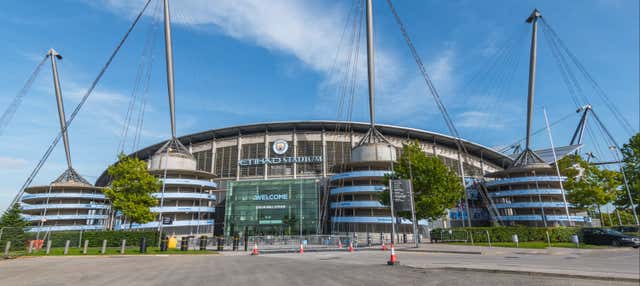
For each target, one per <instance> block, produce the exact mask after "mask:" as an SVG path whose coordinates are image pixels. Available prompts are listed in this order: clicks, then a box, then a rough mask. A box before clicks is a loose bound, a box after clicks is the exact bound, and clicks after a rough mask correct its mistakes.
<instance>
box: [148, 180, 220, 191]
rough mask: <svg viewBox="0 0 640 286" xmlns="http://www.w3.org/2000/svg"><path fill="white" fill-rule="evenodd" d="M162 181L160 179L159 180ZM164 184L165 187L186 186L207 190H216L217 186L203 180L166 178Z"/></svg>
mask: <svg viewBox="0 0 640 286" xmlns="http://www.w3.org/2000/svg"><path fill="white" fill-rule="evenodd" d="M160 181H162V179H160ZM165 183H166V184H167V185H187V186H201V187H209V188H214V189H215V188H217V187H218V185H217V184H216V183H214V182H210V181H205V180H194V179H169V178H167V179H166V181H165Z"/></svg>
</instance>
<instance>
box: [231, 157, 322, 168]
mask: <svg viewBox="0 0 640 286" xmlns="http://www.w3.org/2000/svg"><path fill="white" fill-rule="evenodd" d="M322 161H323V157H322V156H304V157H275V158H262V159H242V160H238V165H240V166H253V165H264V164H267V165H277V164H290V163H322Z"/></svg>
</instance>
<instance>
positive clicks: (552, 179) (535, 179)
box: [486, 176, 567, 187]
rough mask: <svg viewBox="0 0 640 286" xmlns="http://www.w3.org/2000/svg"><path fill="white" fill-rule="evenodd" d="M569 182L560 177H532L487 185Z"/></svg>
mask: <svg viewBox="0 0 640 286" xmlns="http://www.w3.org/2000/svg"><path fill="white" fill-rule="evenodd" d="M566 180H567V177H564V176H562V177H558V176H531V177H518V178H507V179H500V180H493V181H487V182H486V185H487V186H488V187H492V186H499V185H507V184H513V183H535V182H560V181H562V182H564V181H566Z"/></svg>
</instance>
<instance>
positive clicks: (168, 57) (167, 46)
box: [164, 0, 176, 139]
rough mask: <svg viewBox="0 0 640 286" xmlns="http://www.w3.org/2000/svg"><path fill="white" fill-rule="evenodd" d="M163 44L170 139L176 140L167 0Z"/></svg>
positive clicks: (169, 20)
mask: <svg viewBox="0 0 640 286" xmlns="http://www.w3.org/2000/svg"><path fill="white" fill-rule="evenodd" d="M164 38H165V41H164V44H165V52H166V60H167V89H168V92H169V113H170V116H171V139H175V138H176V112H175V93H174V85H173V46H172V44H171V43H172V42H171V18H170V16H169V0H164Z"/></svg>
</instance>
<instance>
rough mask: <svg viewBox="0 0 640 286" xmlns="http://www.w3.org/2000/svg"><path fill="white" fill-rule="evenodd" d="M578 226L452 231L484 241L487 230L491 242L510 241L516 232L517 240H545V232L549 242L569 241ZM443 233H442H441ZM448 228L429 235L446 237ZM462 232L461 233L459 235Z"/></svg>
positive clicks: (457, 234) (438, 229)
mask: <svg viewBox="0 0 640 286" xmlns="http://www.w3.org/2000/svg"><path fill="white" fill-rule="evenodd" d="M579 229H580V228H578V227H547V228H545V227H526V226H514V227H505V226H499V227H464V228H455V229H452V233H455V234H456V235H454V236H455V237H456V238H460V237H465V236H466V233H468V234H469V236H473V240H474V241H476V242H486V241H487V232H489V236H490V239H491V242H512V235H514V234H517V235H518V240H519V241H521V242H524V241H546V240H547V234H546V233H547V232H548V233H549V239H550V240H551V242H570V241H571V236H572V235H574V234H576V233H577V232H578V230H579ZM443 233H444V234H443ZM448 233H449V229H440V228H436V229H433V230H432V231H431V236H432V237H436V238H438V239H440V237H443V236H444V238H445V239H447V238H448V237H449V236H448ZM460 233H462V234H463V235H460Z"/></svg>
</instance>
